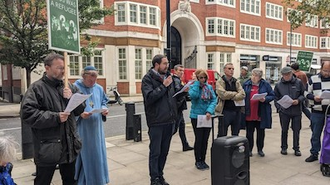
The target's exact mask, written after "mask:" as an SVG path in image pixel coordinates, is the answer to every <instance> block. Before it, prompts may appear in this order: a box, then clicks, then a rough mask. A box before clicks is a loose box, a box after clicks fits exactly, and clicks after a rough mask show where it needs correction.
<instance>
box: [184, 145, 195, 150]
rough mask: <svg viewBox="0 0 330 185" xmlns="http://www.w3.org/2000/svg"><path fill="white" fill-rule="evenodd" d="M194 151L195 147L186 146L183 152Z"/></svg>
mask: <svg viewBox="0 0 330 185" xmlns="http://www.w3.org/2000/svg"><path fill="white" fill-rule="evenodd" d="M193 149H194V148H193V147H191V146H189V145H187V146H184V147H183V149H182V150H183V151H184V152H186V151H189V150H193Z"/></svg>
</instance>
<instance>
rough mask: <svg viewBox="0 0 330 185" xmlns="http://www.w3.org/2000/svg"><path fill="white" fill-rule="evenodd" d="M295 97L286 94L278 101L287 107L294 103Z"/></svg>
mask: <svg viewBox="0 0 330 185" xmlns="http://www.w3.org/2000/svg"><path fill="white" fill-rule="evenodd" d="M292 102H293V99H292V98H291V97H290V96H288V95H284V96H283V97H282V98H281V99H280V100H278V101H277V103H278V104H280V105H281V106H282V107H283V108H285V109H287V108H289V107H290V106H291V105H292Z"/></svg>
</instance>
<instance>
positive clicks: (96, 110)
mask: <svg viewBox="0 0 330 185" xmlns="http://www.w3.org/2000/svg"><path fill="white" fill-rule="evenodd" d="M106 110H107V109H93V110H92V111H90V113H92V114H94V113H102V112H103V111H106Z"/></svg>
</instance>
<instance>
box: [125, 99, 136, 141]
mask: <svg viewBox="0 0 330 185" xmlns="http://www.w3.org/2000/svg"><path fill="white" fill-rule="evenodd" d="M125 110H126V140H131V139H134V134H133V126H134V114H135V103H134V102H128V103H126V104H125Z"/></svg>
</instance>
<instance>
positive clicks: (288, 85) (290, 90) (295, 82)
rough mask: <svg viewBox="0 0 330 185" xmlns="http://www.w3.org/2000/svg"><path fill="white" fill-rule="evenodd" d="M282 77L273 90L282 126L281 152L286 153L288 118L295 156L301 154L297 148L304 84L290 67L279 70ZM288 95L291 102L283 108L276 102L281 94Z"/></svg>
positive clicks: (281, 96) (280, 97)
mask: <svg viewBox="0 0 330 185" xmlns="http://www.w3.org/2000/svg"><path fill="white" fill-rule="evenodd" d="M281 73H282V78H281V80H280V81H279V82H278V83H277V84H276V86H275V89H274V92H275V106H276V108H277V111H278V112H279V116H280V123H281V127H282V136H281V148H282V150H281V154H282V155H287V154H288V152H287V149H288V130H289V124H290V120H292V126H291V128H292V130H293V150H294V154H295V155H296V156H301V152H300V149H299V134H300V129H301V111H302V110H301V104H302V102H303V101H304V99H305V98H304V91H305V90H304V89H305V88H304V85H303V84H302V82H301V81H300V80H299V79H297V78H296V77H294V76H293V73H292V69H291V67H284V68H282V70H281ZM285 95H288V96H289V97H290V98H291V99H292V100H293V101H292V104H291V105H290V106H289V107H287V108H284V107H283V104H282V105H280V104H279V103H278V102H279V100H281V99H282V98H283V96H285Z"/></svg>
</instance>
